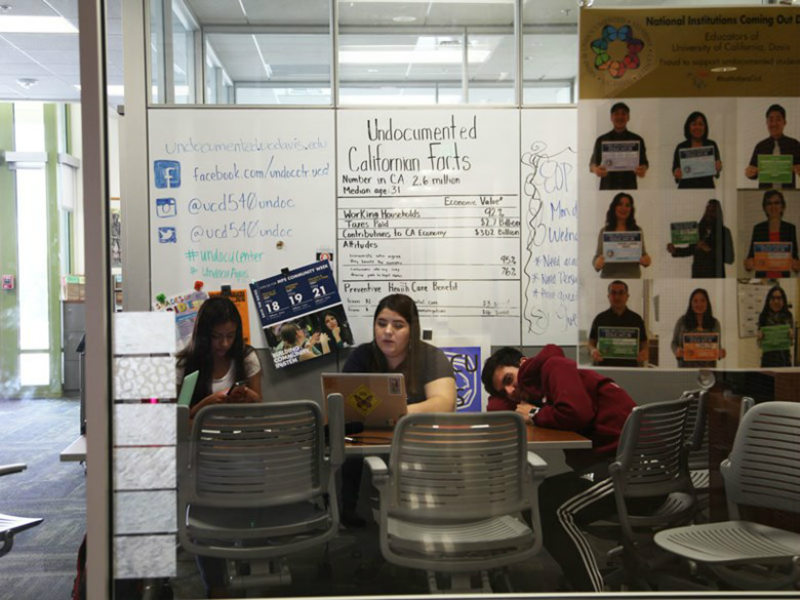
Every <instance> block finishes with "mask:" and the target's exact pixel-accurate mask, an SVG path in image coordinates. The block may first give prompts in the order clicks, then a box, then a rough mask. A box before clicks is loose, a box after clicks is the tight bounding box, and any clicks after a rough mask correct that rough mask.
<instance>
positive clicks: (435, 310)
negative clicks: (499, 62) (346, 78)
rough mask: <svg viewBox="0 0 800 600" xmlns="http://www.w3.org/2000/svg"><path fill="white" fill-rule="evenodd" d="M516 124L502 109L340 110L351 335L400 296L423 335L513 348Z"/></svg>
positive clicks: (518, 226)
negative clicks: (387, 300) (392, 296)
mask: <svg viewBox="0 0 800 600" xmlns="http://www.w3.org/2000/svg"><path fill="white" fill-rule="evenodd" d="M518 127H519V113H518V111H506V110H502V111H500V110H452V111H441V110H436V111H431V110H425V111H422V110H396V111H385V112H381V111H366V110H363V111H362V110H356V111H342V112H340V113H339V123H338V127H337V130H338V132H339V133H338V144H337V147H338V175H339V181H338V206H337V245H338V251H339V257H340V258H339V261H338V262H339V287H340V291H341V293H342V297H343V298H344V301H345V303H346V309H347V314H348V315H349V317H350V320H351V323H353V324H354V326H355V327H356V331H357V337H359V338H360V339H370V338H371V337H372V333H371V327H370V325H371V316H372V313H373V310H374V306H375V303H376V302H377V301H378V300H379V299H380V298H381V297H383V296H384V295H386V294H389V293H394V292H399V293H405V294H408V295H410V296H412V297H413V298H414V299H415V300H416V301H417V304H418V306H419V309H420V313H421V316H422V318H423V326H434V323H435V326H436V328H437V330H438V331H444V332H445V333H459V334H465V333H471V334H475V335H477V334H486V335H491V339H492V341H493V342H494V343H511V344H516V343H519V339H520V268H521V267H520V239H521V237H520V236H521V231H522V223H521V219H520V197H519V188H518V183H517V181H518V177H519V167H518V161H519V147H518V134H517V132H518Z"/></svg>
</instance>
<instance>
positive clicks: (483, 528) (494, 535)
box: [387, 515, 535, 560]
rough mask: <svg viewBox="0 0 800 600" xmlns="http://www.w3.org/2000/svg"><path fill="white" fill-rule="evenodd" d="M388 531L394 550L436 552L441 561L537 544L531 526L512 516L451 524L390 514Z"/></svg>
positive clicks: (518, 548)
mask: <svg viewBox="0 0 800 600" xmlns="http://www.w3.org/2000/svg"><path fill="white" fill-rule="evenodd" d="M387 532H388V537H389V545H390V546H391V547H392V549H393V550H395V551H397V552H402V551H408V552H414V553H422V554H435V555H436V557H437V558H438V559H440V560H441V559H444V560H447V559H448V558H452V559H457V558H463V557H464V556H465V555H470V556H473V557H474V556H475V555H476V554H483V555H485V556H492V555H494V554H496V553H497V552H500V551H504V552H507V551H509V549H511V550H513V549H516V550H520V551H521V550H524V549H526V548H528V547H532V546H533V545H534V543H535V536H534V534H533V531H532V530H531V528H530V527H528V526H527V525H526V524H525V523H524V522H523V521H521V520H520V519H518V518H515V517H513V516H511V515H503V516H500V517H493V518H490V519H482V520H480V521H474V522H459V523H449V524H437V523H415V522H411V521H403V520H400V519H396V518H392V517H389V519H388V524H387Z"/></svg>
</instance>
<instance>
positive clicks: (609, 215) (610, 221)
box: [606, 192, 639, 231]
mask: <svg viewBox="0 0 800 600" xmlns="http://www.w3.org/2000/svg"><path fill="white" fill-rule="evenodd" d="M623 198H627V199H628V200H630V201H631V214H629V215H628V218H627V219H625V230H626V231H639V226H638V225H637V224H636V205H635V204H634V203H633V196H631V195H630V194H628V193H627V192H620V193H619V194H617V195H616V196H614V199H613V200H612V201H611V204H610V205H609V206H608V210H607V211H606V230H614V229H616V228H617V214H616V212H615V211H616V209H617V206H619V204H620V202H622V199H623Z"/></svg>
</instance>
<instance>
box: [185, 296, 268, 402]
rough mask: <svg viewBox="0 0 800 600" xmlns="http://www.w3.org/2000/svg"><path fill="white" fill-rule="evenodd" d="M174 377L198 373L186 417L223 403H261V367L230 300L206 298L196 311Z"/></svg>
mask: <svg viewBox="0 0 800 600" xmlns="http://www.w3.org/2000/svg"><path fill="white" fill-rule="evenodd" d="M177 371H178V373H177V375H178V379H179V382H181V381H183V376H184V374H185V373H191V372H192V371H199V375H198V378H197V387H196V388H195V390H194V395H193V396H192V401H191V404H190V405H189V406H190V409H189V416H190V417H194V416H195V414H196V413H197V411H199V410H200V409H201V408H203V407H204V406H210V405H212V404H220V403H223V402H231V403H241V402H260V401H261V363H260V362H259V360H258V355H257V354H256V351H255V349H254V348H253V347H252V346H248V345H245V343H244V336H243V334H242V318H241V317H240V316H239V311H237V310H236V305H235V304H234V303H233V302H231V300H230V299H229V298H226V297H224V296H215V297H213V298H209V299H208V300H206V301H205V302H203V304H202V305H201V306H200V310H199V311H197V319H196V320H195V322H194V331H193V332H192V339H191V340H190V341H189V344H188V345H187V346H186V347H185V348H184V349H183V350H181V351H180V352H179V353H178V368H177Z"/></svg>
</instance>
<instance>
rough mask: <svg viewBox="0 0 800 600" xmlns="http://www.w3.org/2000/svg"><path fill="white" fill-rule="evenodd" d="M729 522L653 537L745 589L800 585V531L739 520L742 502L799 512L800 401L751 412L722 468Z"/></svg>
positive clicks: (763, 406)
mask: <svg viewBox="0 0 800 600" xmlns="http://www.w3.org/2000/svg"><path fill="white" fill-rule="evenodd" d="M720 472H721V473H722V476H723V480H724V483H725V493H726V496H727V502H728V514H729V516H730V518H731V520H730V521H724V522H719V523H705V524H701V525H693V526H687V527H677V528H673V529H667V530H665V531H661V532H659V533H658V534H656V536H655V542H656V544H658V545H659V546H661V547H662V548H664V549H665V550H668V551H669V552H672V553H674V554H676V555H678V556H682V557H684V558H686V559H689V560H690V561H693V562H694V563H695V564H698V565H705V566H706V567H708V571H710V572H711V573H712V574H713V575H714V576H715V577H716V578H717V579H719V580H721V581H724V582H725V583H726V584H728V585H729V586H733V587H736V588H741V589H754V590H771V589H780V588H791V586H798V584H800V534H797V533H793V532H790V531H786V530H783V529H779V528H777V527H769V526H766V525H762V524H759V523H756V522H752V521H747V520H742V519H741V517H740V514H741V512H740V508H741V507H743V506H756V507H765V508H769V509H773V510H782V511H788V512H794V513H798V512H800V484H798V481H799V480H800V403H795V402H764V403H762V404H758V405H755V406H753V407H752V408H750V409H749V410H747V411H746V412H745V413H744V415H743V418H742V421H741V422H740V424H739V428H738V429H737V431H736V437H735V439H734V443H733V450H732V451H731V454H730V456H729V457H728V459H726V460H725V461H723V463H722V465H721V466H720Z"/></svg>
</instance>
